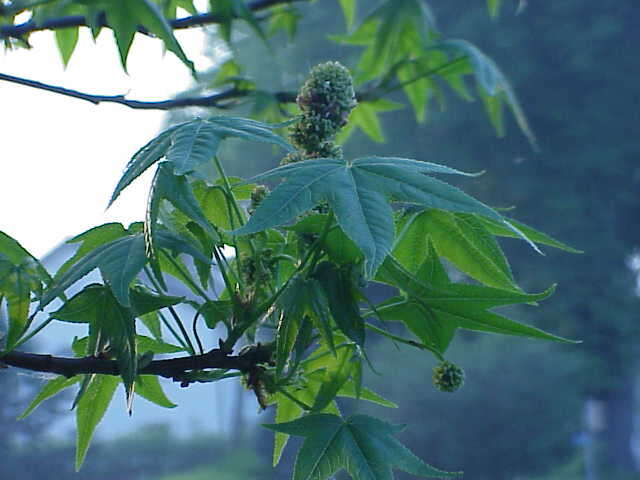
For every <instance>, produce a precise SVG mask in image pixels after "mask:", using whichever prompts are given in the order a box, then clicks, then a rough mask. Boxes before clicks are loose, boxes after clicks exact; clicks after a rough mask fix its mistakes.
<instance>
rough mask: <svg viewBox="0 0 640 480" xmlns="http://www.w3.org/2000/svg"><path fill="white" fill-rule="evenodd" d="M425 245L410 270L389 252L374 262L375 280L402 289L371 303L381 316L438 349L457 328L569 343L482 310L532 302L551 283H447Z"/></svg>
mask: <svg viewBox="0 0 640 480" xmlns="http://www.w3.org/2000/svg"><path fill="white" fill-rule="evenodd" d="M428 248H429V256H428V257H427V258H426V260H425V261H424V262H423V264H422V265H421V266H420V268H419V269H418V271H417V272H416V273H415V275H414V274H412V273H410V272H409V271H407V270H406V269H405V268H404V267H402V265H400V264H399V263H398V262H397V261H396V260H395V259H394V258H393V257H391V256H390V257H388V258H387V260H386V261H385V263H384V264H383V266H382V267H381V268H380V271H379V272H378V276H377V277H376V280H378V281H380V282H383V283H388V284H390V285H393V286H395V287H397V288H399V289H400V290H401V292H402V295H399V296H396V297H393V298H391V299H389V300H386V301H385V302H383V303H382V304H380V305H378V306H377V308H376V313H377V314H378V315H379V316H380V318H382V319H383V320H396V321H401V322H403V323H405V325H406V326H407V328H409V330H411V331H412V332H413V333H414V334H415V335H416V336H417V337H418V338H419V339H420V340H421V341H422V342H423V343H425V344H427V345H430V346H432V347H434V348H435V349H437V351H439V352H440V353H444V351H445V350H446V348H447V347H448V345H449V343H450V341H451V339H452V338H453V335H454V333H455V330H456V329H457V328H465V329H468V330H475V331H479V332H488V333H499V334H503V335H515V336H523V337H530V338H538V339H543V340H554V341H559V342H571V343H573V341H572V340H568V339H566V338H562V337H558V336H556V335H553V334H550V333H547V332H545V331H544V330H540V329H539V328H535V327H532V326H529V325H525V324H523V323H520V322H516V321H514V320H511V319H509V318H507V317H505V316H503V315H500V314H497V313H494V312H491V311H489V310H488V309H490V308H493V307H498V306H503V305H513V304H518V303H529V304H531V303H535V302H537V301H538V300H542V299H544V298H546V297H548V296H549V295H551V294H552V293H553V291H554V290H555V286H551V287H550V288H549V289H547V290H546V291H544V292H542V293H535V294H529V293H523V292H518V291H514V290H503V289H499V288H493V287H485V286H481V285H471V284H466V283H453V282H451V281H450V280H449V278H448V275H447V273H446V271H445V269H444V268H443V266H442V264H441V263H440V260H439V258H438V254H437V253H436V251H435V249H434V247H433V244H431V243H429V247H428Z"/></svg>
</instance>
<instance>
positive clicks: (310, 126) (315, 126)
mask: <svg viewBox="0 0 640 480" xmlns="http://www.w3.org/2000/svg"><path fill="white" fill-rule="evenodd" d="M296 102H297V104H298V106H299V107H300V110H301V111H302V117H301V119H300V120H299V121H298V122H297V123H296V124H295V126H294V127H293V128H292V131H291V143H293V145H294V146H295V147H296V148H297V149H298V151H297V152H295V153H292V154H289V155H288V156H287V157H285V159H284V160H283V162H282V163H283V164H284V163H293V162H297V161H301V160H305V159H307V158H320V157H332V158H336V157H337V158H340V157H342V149H341V148H340V146H338V145H336V144H335V143H334V141H333V139H334V137H335V135H336V133H338V131H339V130H340V129H341V128H342V127H344V126H345V125H346V124H347V119H348V118H349V113H350V112H351V110H353V108H354V107H355V106H356V104H357V101H356V95H355V91H354V89H353V80H352V78H351V74H350V73H349V70H347V69H346V68H345V67H344V66H342V65H341V64H340V63H338V62H327V63H322V64H320V65H316V66H315V67H314V68H313V69H311V73H310V76H309V79H308V80H307V81H306V82H305V84H304V85H303V86H302V88H301V89H300V93H299V94H298V97H297V99H296Z"/></svg>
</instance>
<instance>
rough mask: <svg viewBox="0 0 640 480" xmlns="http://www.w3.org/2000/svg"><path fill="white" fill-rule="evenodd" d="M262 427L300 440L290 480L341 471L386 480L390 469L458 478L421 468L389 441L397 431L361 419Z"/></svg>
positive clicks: (358, 478)
mask: <svg viewBox="0 0 640 480" xmlns="http://www.w3.org/2000/svg"><path fill="white" fill-rule="evenodd" d="M265 427H267V428H270V429H272V430H275V431H276V432H281V433H286V434H289V435H296V436H301V437H304V438H305V440H304V443H303V444H302V447H301V448H300V451H299V452H298V456H297V458H296V464H295V467H294V473H293V480H326V479H328V478H330V477H331V476H332V475H334V474H335V473H337V472H339V471H340V470H343V469H344V470H346V471H347V472H348V473H349V475H351V477H352V478H353V479H354V480H392V479H393V470H394V469H397V470H403V471H405V472H407V473H409V474H412V475H417V476H420V477H429V478H452V477H459V476H461V475H462V474H461V472H445V471H443V470H439V469H437V468H435V467H432V466H430V465H427V464H426V463H424V462H423V461H422V460H420V459H419V458H418V457H416V456H415V455H414V454H413V453H411V452H410V451H409V450H408V449H407V448H406V447H404V446H403V445H402V444H401V443H400V442H399V441H398V440H397V439H396V438H395V437H394V436H393V435H394V434H396V433H398V432H399V431H401V430H402V429H403V428H404V427H403V426H395V425H391V424H389V423H386V422H383V421H382V420H379V419H376V418H373V417H370V416H367V415H353V416H351V417H349V418H347V419H346V420H343V419H342V418H340V417H339V416H337V415H330V414H316V415H307V416H304V417H302V418H299V419H297V420H294V421H292V422H287V423H277V424H270V425H265Z"/></svg>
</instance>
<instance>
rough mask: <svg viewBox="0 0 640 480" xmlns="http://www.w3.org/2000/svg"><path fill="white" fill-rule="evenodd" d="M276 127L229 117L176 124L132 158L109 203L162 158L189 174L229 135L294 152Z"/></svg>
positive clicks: (179, 170) (182, 173)
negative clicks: (276, 131) (277, 133)
mask: <svg viewBox="0 0 640 480" xmlns="http://www.w3.org/2000/svg"><path fill="white" fill-rule="evenodd" d="M274 128H276V126H275V125H269V124H266V123H262V122H257V121H255V120H250V119H246V118H240V117H226V116H214V117H209V118H207V119H200V118H198V119H195V120H192V121H190V122H185V123H181V124H179V125H175V126H173V127H171V128H169V129H167V130H165V131H164V132H162V133H160V134H159V135H158V136H157V137H156V138H154V139H153V140H151V141H150V142H149V143H147V144H146V145H145V146H144V147H142V148H141V149H140V150H139V151H138V152H137V153H136V154H135V155H134V156H133V157H132V158H131V160H130V161H129V163H128V164H127V166H126V168H125V171H124V173H123V175H122V178H121V179H120V181H119V182H118V184H117V185H116V188H115V190H114V192H113V194H112V196H111V200H110V201H109V205H111V204H112V203H113V202H114V200H115V199H116V198H117V197H118V195H120V193H121V192H122V190H124V189H125V188H126V187H127V186H128V185H129V184H131V182H132V181H133V180H135V179H136V178H137V177H138V176H140V175H141V174H142V173H143V172H144V171H145V170H146V169H147V168H149V167H150V166H151V165H153V164H154V163H156V162H157V161H158V160H160V159H161V158H163V157H166V158H167V160H168V161H169V162H171V163H172V164H173V167H174V172H175V174H176V175H185V174H188V173H191V172H193V171H194V170H195V169H197V168H198V167H199V166H201V165H203V164H205V163H207V162H209V161H211V159H212V158H213V156H214V155H215V154H216V152H217V149H218V145H219V144H220V141H221V140H223V139H225V138H241V139H244V140H250V141H255V142H264V143H270V144H274V145H278V146H280V147H282V148H284V149H285V150H287V151H292V150H293V147H292V146H291V145H289V144H288V143H287V142H286V141H285V140H284V139H283V138H282V137H280V136H278V135H276V134H275V133H273V129H274Z"/></svg>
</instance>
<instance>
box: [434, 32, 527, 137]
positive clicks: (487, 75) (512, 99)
mask: <svg viewBox="0 0 640 480" xmlns="http://www.w3.org/2000/svg"><path fill="white" fill-rule="evenodd" d="M433 48H438V49H441V50H443V51H446V52H451V53H452V54H454V55H458V56H465V57H467V58H468V59H469V62H470V64H471V66H472V67H473V75H474V77H475V79H476V81H477V83H478V87H479V91H480V94H481V96H482V97H483V100H484V102H485V106H486V108H487V112H488V113H489V116H490V119H491V121H492V123H493V124H494V126H495V127H496V130H498V133H501V129H502V130H504V127H503V124H502V117H501V110H502V106H501V105H502V102H504V103H505V104H506V105H507V106H508V107H509V109H510V110H511V112H512V113H513V116H514V118H515V120H516V123H517V124H518V126H519V127H520V130H521V131H522V132H523V133H524V135H525V136H526V137H527V139H528V140H529V142H530V143H531V145H532V146H533V147H534V148H537V140H536V137H535V135H534V133H533V131H532V130H531V127H530V126H529V122H528V121H527V117H526V116H525V114H524V111H523V110H522V107H521V106H520V102H519V101H518V98H517V97H516V94H515V92H514V90H513V88H512V87H511V84H510V82H509V80H508V79H507V77H506V76H505V75H504V74H503V73H502V71H501V70H500V68H498V66H497V65H496V63H495V62H494V61H493V60H492V59H491V58H489V57H488V56H487V55H485V54H484V53H483V52H482V51H481V50H480V49H479V48H478V47H476V46H475V45H473V44H471V43H469V42H467V41H466V40H459V39H455V40H445V41H442V42H439V43H438V44H436V45H434V46H433Z"/></svg>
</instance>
